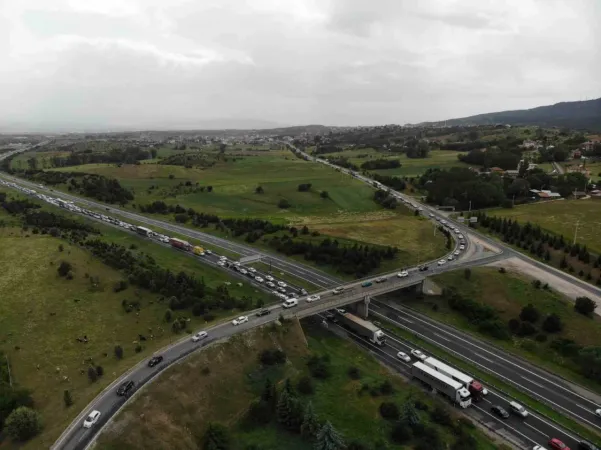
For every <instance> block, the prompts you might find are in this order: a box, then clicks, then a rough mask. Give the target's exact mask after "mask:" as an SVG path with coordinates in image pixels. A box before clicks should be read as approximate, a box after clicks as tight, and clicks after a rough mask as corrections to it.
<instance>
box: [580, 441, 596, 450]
mask: <svg viewBox="0 0 601 450" xmlns="http://www.w3.org/2000/svg"><path fill="white" fill-rule="evenodd" d="M578 450H599V447H597V446H596V445H594V444H591V443H590V442H588V441H580V442H578Z"/></svg>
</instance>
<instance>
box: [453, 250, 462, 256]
mask: <svg viewBox="0 0 601 450" xmlns="http://www.w3.org/2000/svg"><path fill="white" fill-rule="evenodd" d="M460 254H461V252H460V251H459V250H455V251H454V252H453V255H455V256H459V255H460Z"/></svg>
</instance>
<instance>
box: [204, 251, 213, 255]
mask: <svg viewBox="0 0 601 450" xmlns="http://www.w3.org/2000/svg"><path fill="white" fill-rule="evenodd" d="M205 253H206V254H207V255H212V254H213V252H212V251H211V250H205Z"/></svg>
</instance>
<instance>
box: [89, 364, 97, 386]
mask: <svg viewBox="0 0 601 450" xmlns="http://www.w3.org/2000/svg"><path fill="white" fill-rule="evenodd" d="M88 378H89V379H90V381H91V382H92V383H93V382H94V381H96V380H97V379H98V374H97V373H96V369H95V368H94V367H88Z"/></svg>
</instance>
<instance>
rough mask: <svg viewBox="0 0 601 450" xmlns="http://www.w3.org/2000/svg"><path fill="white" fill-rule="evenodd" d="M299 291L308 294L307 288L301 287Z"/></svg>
mask: <svg viewBox="0 0 601 450" xmlns="http://www.w3.org/2000/svg"><path fill="white" fill-rule="evenodd" d="M300 293H301V295H307V294H308V292H307V290H306V289H303V288H301V290H300Z"/></svg>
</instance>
